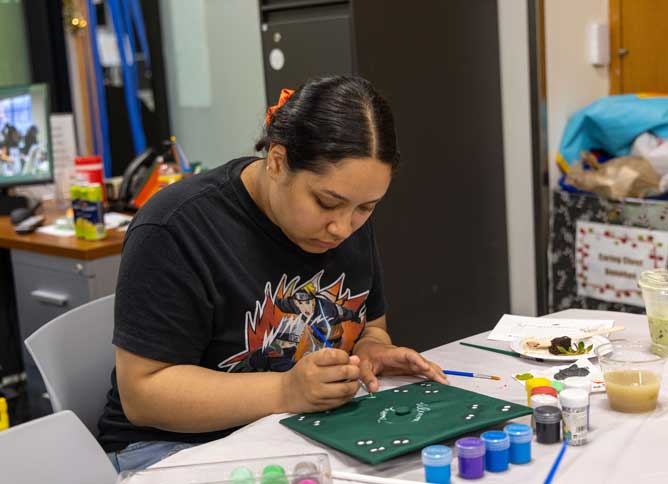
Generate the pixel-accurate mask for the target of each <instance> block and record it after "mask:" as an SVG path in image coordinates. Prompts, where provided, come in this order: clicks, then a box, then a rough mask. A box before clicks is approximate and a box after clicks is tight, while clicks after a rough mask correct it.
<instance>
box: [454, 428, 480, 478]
mask: <svg viewBox="0 0 668 484" xmlns="http://www.w3.org/2000/svg"><path fill="white" fill-rule="evenodd" d="M455 448H456V449H457V461H458V462H459V477H462V478H463V479H479V478H481V477H482V476H483V474H485V443H484V442H483V441H482V440H481V439H479V438H478V437H466V438H463V439H459V440H458V441H457V442H455Z"/></svg>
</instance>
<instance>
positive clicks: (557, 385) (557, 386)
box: [550, 380, 564, 393]
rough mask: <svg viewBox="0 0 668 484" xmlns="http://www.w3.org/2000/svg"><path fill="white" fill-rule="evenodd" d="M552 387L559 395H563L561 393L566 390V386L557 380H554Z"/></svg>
mask: <svg viewBox="0 0 668 484" xmlns="http://www.w3.org/2000/svg"><path fill="white" fill-rule="evenodd" d="M550 386H551V387H552V388H554V389H555V390H556V391H557V393H561V391H562V390H563V389H564V384H563V383H561V382H560V381H557V380H552V382H551V383H550Z"/></svg>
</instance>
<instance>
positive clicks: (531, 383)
mask: <svg viewBox="0 0 668 484" xmlns="http://www.w3.org/2000/svg"><path fill="white" fill-rule="evenodd" d="M551 383H552V382H551V381H550V380H548V379H547V378H529V379H528V380H527V381H526V382H524V386H525V388H526V391H527V405H528V406H531V390H532V389H534V388H536V387H549V386H550V384H551Z"/></svg>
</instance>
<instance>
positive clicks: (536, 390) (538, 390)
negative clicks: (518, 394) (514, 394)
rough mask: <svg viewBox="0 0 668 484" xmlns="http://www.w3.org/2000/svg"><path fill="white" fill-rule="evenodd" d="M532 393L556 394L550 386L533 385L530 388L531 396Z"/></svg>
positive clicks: (554, 395)
mask: <svg viewBox="0 0 668 484" xmlns="http://www.w3.org/2000/svg"><path fill="white" fill-rule="evenodd" d="M534 395H552V396H553V397H556V396H557V391H556V390H555V389H554V388H552V387H551V386H550V387H534V388H532V389H531V396H534Z"/></svg>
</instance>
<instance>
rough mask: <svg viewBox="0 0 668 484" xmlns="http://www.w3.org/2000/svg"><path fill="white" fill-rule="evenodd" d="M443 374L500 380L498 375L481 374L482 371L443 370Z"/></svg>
mask: <svg viewBox="0 0 668 484" xmlns="http://www.w3.org/2000/svg"><path fill="white" fill-rule="evenodd" d="M443 374H444V375H455V376H468V377H471V378H485V379H487V380H500V379H501V377H500V376H494V375H483V374H482V373H471V372H469V371H455V370H443Z"/></svg>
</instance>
